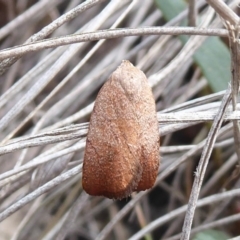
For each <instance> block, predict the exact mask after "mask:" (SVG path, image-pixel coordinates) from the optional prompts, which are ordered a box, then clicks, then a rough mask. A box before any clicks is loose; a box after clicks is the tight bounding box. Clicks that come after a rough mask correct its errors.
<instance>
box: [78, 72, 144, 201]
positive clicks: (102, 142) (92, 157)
mask: <svg viewBox="0 0 240 240" xmlns="http://www.w3.org/2000/svg"><path fill="white" fill-rule="evenodd" d="M133 108H134V106H129V100H128V98H127V97H126V95H125V93H124V91H123V89H122V88H121V87H119V84H118V82H117V80H116V79H114V74H113V75H112V76H111V78H110V80H108V81H107V82H106V83H105V85H104V86H103V87H102V89H101V90H100V92H99V94H98V96H97V99H96V102H95V106H94V110H93V113H92V115H91V119H90V126H89V132H88V136H87V141H86V149H85V156H84V163H83V178H82V181H83V182H82V183H83V188H84V190H85V191H86V192H87V193H89V194H90V195H95V196H105V197H108V198H114V199H121V198H124V197H127V196H129V195H130V194H131V193H132V191H134V189H136V187H137V185H138V182H139V180H140V178H141V176H142V165H141V163H140V154H141V152H140V151H139V146H138V141H139V139H138V137H139V132H138V129H136V124H137V119H136V115H135V114H134V112H133V110H134V109H133Z"/></svg>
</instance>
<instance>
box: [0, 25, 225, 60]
mask: <svg viewBox="0 0 240 240" xmlns="http://www.w3.org/2000/svg"><path fill="white" fill-rule="evenodd" d="M227 34H228V32H227V30H225V29H209V28H208V29H205V28H193V27H178V28H176V27H142V28H129V29H127V28H125V29H116V30H109V29H108V30H102V31H96V32H92V33H81V34H73V35H67V36H64V37H58V38H53V39H48V40H42V41H37V42H35V43H31V44H24V45H21V46H17V47H13V48H10V49H9V50H2V51H0V60H3V59H5V58H9V57H14V56H19V55H20V56H22V55H23V54H26V53H30V52H36V51H39V50H42V49H47V48H53V47H59V46H64V45H68V44H73V43H80V42H89V41H97V40H100V39H113V38H119V37H129V36H148V35H173V36H177V35H200V36H219V37H227V36H228V35H227Z"/></svg>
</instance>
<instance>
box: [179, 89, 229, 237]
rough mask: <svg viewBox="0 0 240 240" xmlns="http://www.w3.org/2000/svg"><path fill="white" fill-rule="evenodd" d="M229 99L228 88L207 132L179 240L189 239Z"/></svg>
mask: <svg viewBox="0 0 240 240" xmlns="http://www.w3.org/2000/svg"><path fill="white" fill-rule="evenodd" d="M230 98H231V88H230V87H229V89H228V91H227V92H226V94H225V96H224V98H223V100H222V104H221V107H220V109H219V113H218V114H217V115H216V117H215V120H214V122H213V125H212V127H211V130H210V132H209V135H208V138H207V141H206V144H205V147H204V149H203V152H202V156H201V158H200V161H199V165H198V168H197V172H196V176H195V179H194V183H193V187H192V192H191V195H190V199H189V203H188V209H187V213H186V215H185V220H184V225H183V230H182V235H181V240H188V239H189V237H190V232H191V226H192V221H193V216H194V212H195V208H196V204H197V199H198V196H199V193H200V189H201V186H202V182H203V178H204V175H205V172H206V168H207V165H208V161H209V158H210V155H211V153H212V149H213V146H214V143H215V141H216V139H217V134H218V131H219V129H220V127H221V125H222V122H223V115H224V114H225V111H226V108H227V105H228V103H229V101H230Z"/></svg>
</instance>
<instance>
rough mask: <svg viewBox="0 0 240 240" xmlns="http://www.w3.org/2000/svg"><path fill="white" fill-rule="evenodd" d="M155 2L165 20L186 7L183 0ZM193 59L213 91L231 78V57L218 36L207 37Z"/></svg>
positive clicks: (225, 86) (182, 37) (183, 23)
mask: <svg viewBox="0 0 240 240" xmlns="http://www.w3.org/2000/svg"><path fill="white" fill-rule="evenodd" d="M155 2H156V4H157V6H158V7H159V9H160V10H161V11H162V14H163V16H164V18H165V19H166V20H167V21H169V20H171V19H172V18H174V17H176V16H177V15H178V14H179V13H181V12H182V11H183V10H184V9H186V7H187V5H186V3H185V1H183V0H167V1H166V0H155ZM181 26H186V21H182V23H181ZM179 39H180V40H181V41H182V42H183V43H185V42H186V41H187V39H188V38H187V37H186V36H180V37H179ZM193 59H194V61H195V63H196V64H197V65H198V66H199V67H200V68H201V70H202V73H203V75H204V76H205V78H206V79H207V81H208V83H209V85H210V87H211V88H212V90H213V91H214V92H218V91H221V90H224V89H226V88H227V85H228V82H230V80H231V58H230V52H229V50H228V48H227V47H226V45H225V44H224V43H223V42H222V41H221V39H220V38H219V37H209V38H207V40H206V41H205V42H204V43H203V45H202V46H201V47H200V48H199V49H198V50H197V51H196V53H195V54H194V55H193Z"/></svg>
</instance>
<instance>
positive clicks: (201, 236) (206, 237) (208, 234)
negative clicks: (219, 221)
mask: <svg viewBox="0 0 240 240" xmlns="http://www.w3.org/2000/svg"><path fill="white" fill-rule="evenodd" d="M227 239H229V236H228V235H227V234H226V233H224V232H221V231H217V230H205V231H202V232H199V233H197V234H196V235H195V236H194V238H193V239H192V240H227Z"/></svg>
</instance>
